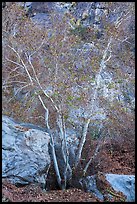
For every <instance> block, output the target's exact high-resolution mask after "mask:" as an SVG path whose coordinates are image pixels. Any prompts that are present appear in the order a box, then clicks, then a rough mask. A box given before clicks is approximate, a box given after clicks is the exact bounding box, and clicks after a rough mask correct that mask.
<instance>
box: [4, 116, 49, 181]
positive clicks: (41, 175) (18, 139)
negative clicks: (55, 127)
mask: <svg viewBox="0 0 137 204" xmlns="http://www.w3.org/2000/svg"><path fill="white" fill-rule="evenodd" d="M49 141H50V137H49V134H48V133H46V132H44V131H42V130H39V129H36V127H35V129H32V128H30V127H29V125H28V126H27V125H26V126H21V125H20V123H16V122H15V121H14V120H13V119H11V118H9V117H7V116H3V117H2V177H3V178H7V179H9V180H10V181H11V183H13V184H29V183H32V182H37V183H40V184H45V182H46V181H45V180H46V176H47V169H48V167H49V165H50V155H49V152H48V145H49Z"/></svg>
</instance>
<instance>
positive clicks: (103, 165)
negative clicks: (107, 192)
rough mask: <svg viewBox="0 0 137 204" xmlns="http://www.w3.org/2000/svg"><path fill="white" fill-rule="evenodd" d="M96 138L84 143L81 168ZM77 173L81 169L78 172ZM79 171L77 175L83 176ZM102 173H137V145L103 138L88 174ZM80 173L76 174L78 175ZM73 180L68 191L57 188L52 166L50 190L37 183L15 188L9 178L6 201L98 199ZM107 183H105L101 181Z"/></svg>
mask: <svg viewBox="0 0 137 204" xmlns="http://www.w3.org/2000/svg"><path fill="white" fill-rule="evenodd" d="M96 145H97V141H96V140H93V141H91V138H90V137H89V136H88V137H87V141H86V143H85V146H84V151H83V154H82V159H81V163H80V165H79V168H80V169H82V168H83V167H84V166H85V164H86V162H87V161H88V160H89V159H90V157H91V156H92V155H93V152H94V150H95V147H96ZM77 172H78V171H77ZM80 172H81V171H79V173H78V176H80ZM99 172H103V173H116V174H135V145H134V141H132V140H131V139H130V140H129V139H128V138H127V139H122V140H121V141H120V140H117V139H107V140H103V142H102V145H101V147H100V150H99V152H98V154H97V156H96V157H95V158H94V160H93V161H92V163H91V165H90V166H89V168H88V171H87V175H93V174H98V173H99ZM78 176H77V177H78ZM75 181H76V180H75V178H74V182H73V183H72V185H70V186H69V187H68V189H67V190H65V191H62V190H59V189H58V187H57V183H56V181H55V172H54V169H53V168H51V170H50V174H49V176H48V190H49V191H45V192H44V191H42V189H41V188H40V187H39V186H37V185H34V184H32V185H29V186H25V187H16V186H14V185H12V184H10V183H9V182H8V181H6V180H3V183H2V195H3V196H2V199H3V202H6V201H7V202H8V201H10V202H99V200H98V199H97V198H95V196H94V195H93V194H91V193H87V192H84V191H83V190H81V189H79V188H78V186H77V184H76V183H75ZM102 183H104V182H102Z"/></svg>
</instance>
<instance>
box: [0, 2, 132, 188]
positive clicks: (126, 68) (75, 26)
mask: <svg viewBox="0 0 137 204" xmlns="http://www.w3.org/2000/svg"><path fill="white" fill-rule="evenodd" d="M2 53H3V55H2V114H3V115H4V116H3V118H6V119H4V122H3V124H4V126H3V130H4V131H3V137H4V142H3V145H4V147H3V148H4V151H3V155H4V159H5V162H7V163H6V164H5V166H4V172H7V168H9V165H11V166H12V165H13V163H14V164H15V163H16V162H19V163H20V162H21V165H22V166H23V165H24V163H23V162H22V158H26V157H27V155H28V149H29V150H30V148H32V149H31V150H34V149H35V148H36V149H35V150H36V151H38V152H41V151H45V150H43V146H42V145H43V140H44V138H45V135H48V139H47V141H46V151H47V155H48V158H49V155H50V158H49V159H48V162H47V163H48V165H49V164H50V165H51V169H52V167H53V164H52V162H53V163H54V167H56V168H55V169H56V175H57V174H58V168H57V165H58V164H56V161H55V160H56V159H57V161H58V163H59V167H60V168H61V169H62V170H61V171H60V175H59V174H58V176H57V177H56V178H57V180H59V181H58V183H59V182H60V176H61V178H63V177H64V178H65V179H66V180H67V179H68V180H69V179H70V178H73V176H72V175H73V173H74V172H75V173H76V172H79V177H80V176H81V171H83V170H84V172H85V173H87V174H86V176H88V175H90V176H91V175H93V174H96V173H98V171H100V170H101V169H102V171H103V172H104V173H110V172H111V173H120V174H122V173H123V174H132V173H133V174H134V144H135V63H134V62H135V3H134V2H3V3H2ZM11 118H12V119H11ZM8 121H9V122H8ZM15 121H16V122H15ZM10 123H11V125H10ZM5 124H6V125H5ZM12 125H13V127H12ZM16 126H17V127H16ZM18 127H21V128H22V129H18ZM5 128H6V129H5ZM30 129H32V132H31V133H30V132H29V131H30ZM41 131H42V135H43V137H42V136H41ZM11 132H13V134H11ZM26 132H27V133H26ZM28 132H29V133H28ZM10 134H11V135H12V138H10ZM26 134H27V136H25V135H26ZM28 134H29V136H28ZM30 135H31V137H30ZM36 135H40V136H39V137H40V138H41V137H42V138H41V140H38V138H37V137H36ZM9 138H10V139H9ZM27 138H28V139H27ZM30 138H32V140H35V141H36V144H34V141H32V144H31V141H30V140H29V139H30ZM26 141H28V142H27V143H26ZM13 144H14V145H13ZM26 144H27V145H28V146H29V145H32V146H31V147H27V148H26ZM49 144H50V148H49ZM108 144H109V145H108ZM12 145H13V146H14V147H12V148H11V147H9V146H12ZM24 145H25V148H26V149H24ZM107 145H108V146H107ZM128 146H129V147H130V150H129V148H128ZM102 147H105V151H104V152H103V150H101V148H102ZM5 148H6V149H5ZM21 148H22V149H21ZM108 149H109V153H110V155H111V156H112V157H111V156H110V155H109V153H108V152H107V151H108ZM18 150H19V151H18ZM25 150H26V151H27V154H26V153H24V151H25ZM115 150H116V155H114V154H113V153H114V152H115ZM119 151H120V153H118V154H117V152H119ZM13 152H14V154H15V155H16V156H17V158H16V159H17V160H16V162H12V161H10V162H9V161H7V159H6V158H7V157H8V156H6V158H5V155H10V158H13V161H14V159H15V158H14V154H13ZM30 152H31V151H30ZM106 152H107V153H106ZM122 152H123V153H122ZM82 153H83V154H82ZM31 154H32V155H34V156H33V159H34V160H35V162H34V160H31V161H32V165H31V167H32V169H33V170H32V171H31V168H29V166H27V165H26V168H27V170H25V171H26V172H29V171H31V173H32V175H31V176H30V175H29V176H30V179H31V180H33V181H34V180H40V179H41V175H40V176H39V168H33V165H34V163H36V164H37V163H38V162H39V160H38V158H37V154H36V152H35V151H32V152H31ZM119 154H120V155H119ZM122 154H124V155H126V156H125V160H127V161H129V162H126V161H125V160H124V159H123V156H122ZM51 155H52V156H51ZM105 155H106V158H105ZM42 156H43V157H42V160H40V161H41V164H40V165H41V166H42V167H41V168H42V174H43V171H45V170H43V168H44V169H45V168H46V169H48V170H49V166H48V165H47V167H45V166H43V164H42V161H43V160H44V158H45V156H44V155H42ZM55 157H56V159H55ZM30 158H31V156H30ZM95 158H96V159H95ZM110 158H111V159H110ZM27 159H28V158H27ZM27 159H23V161H24V160H26V161H27ZM94 159H95V160H94ZM109 159H110V160H109ZM103 161H105V162H104V165H103ZM109 161H110V164H109ZM88 162H89V163H88ZM119 162H120V167H119V168H120V172H117V170H118V169H117V168H118V166H119ZM127 163H128V164H127ZM87 164H88V165H87ZM124 164H125V165H124ZM28 165H30V164H29V163H28ZM65 165H66V166H65ZM77 165H78V166H77ZM117 165H118V166H117ZM122 165H123V172H121V169H122ZM34 166H35V165H34ZM74 166H75V167H76V166H77V167H78V169H79V171H77V168H76V169H75V171H74V172H73V170H74V169H73V167H74ZM91 166H92V171H90V170H89V168H90V167H91ZM112 167H113V168H112ZM11 168H12V167H11ZM86 168H87V169H86ZM14 170H15V171H18V172H19V174H21V176H22V171H20V169H18V168H16V165H15V166H14ZM52 170H53V169H52ZM52 170H50V171H49V172H50V174H49V175H48V176H49V178H52ZM12 173H13V172H12ZM31 173H29V174H31ZM75 173H74V176H75V177H77V174H75ZM17 174H18V173H17ZM24 174H25V173H24ZM34 174H35V175H37V178H33V176H34ZM53 174H55V172H54V170H53ZM26 177H27V178H28V174H27V175H26V174H25V178H26ZM44 178H45V177H44ZM46 178H47V177H46ZM54 178H55V177H54ZM13 179H14V176H13ZM65 179H63V182H64V180H65ZM11 180H12V179H11ZM17 180H20V178H17ZM51 180H52V179H51ZM74 181H75V180H74ZM44 182H45V180H44ZM53 183H54V182H53ZM72 183H75V182H72ZM54 184H55V183H54ZM60 185H62V184H61V183H60ZM64 185H66V184H64ZM74 187H77V186H76V185H75V186H74Z"/></svg>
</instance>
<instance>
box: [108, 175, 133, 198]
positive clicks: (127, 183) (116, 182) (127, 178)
mask: <svg viewBox="0 0 137 204" xmlns="http://www.w3.org/2000/svg"><path fill="white" fill-rule="evenodd" d="M106 180H107V181H108V182H109V183H110V184H111V185H112V187H113V188H114V189H115V190H116V191H121V192H122V193H123V194H124V195H126V196H127V200H126V201H127V202H134V201H135V176H134V175H117V174H106Z"/></svg>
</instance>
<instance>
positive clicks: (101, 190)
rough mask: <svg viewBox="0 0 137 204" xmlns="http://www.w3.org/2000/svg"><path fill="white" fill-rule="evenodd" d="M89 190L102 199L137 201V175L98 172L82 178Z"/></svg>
mask: <svg viewBox="0 0 137 204" xmlns="http://www.w3.org/2000/svg"><path fill="white" fill-rule="evenodd" d="M80 184H81V186H82V188H84V190H85V191H87V192H92V193H93V194H94V195H95V196H96V197H98V199H100V200H101V201H124V200H125V201H126V202H134V201H135V176H134V175H118V174H104V173H98V174H96V175H92V176H87V177H86V178H83V179H80Z"/></svg>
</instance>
